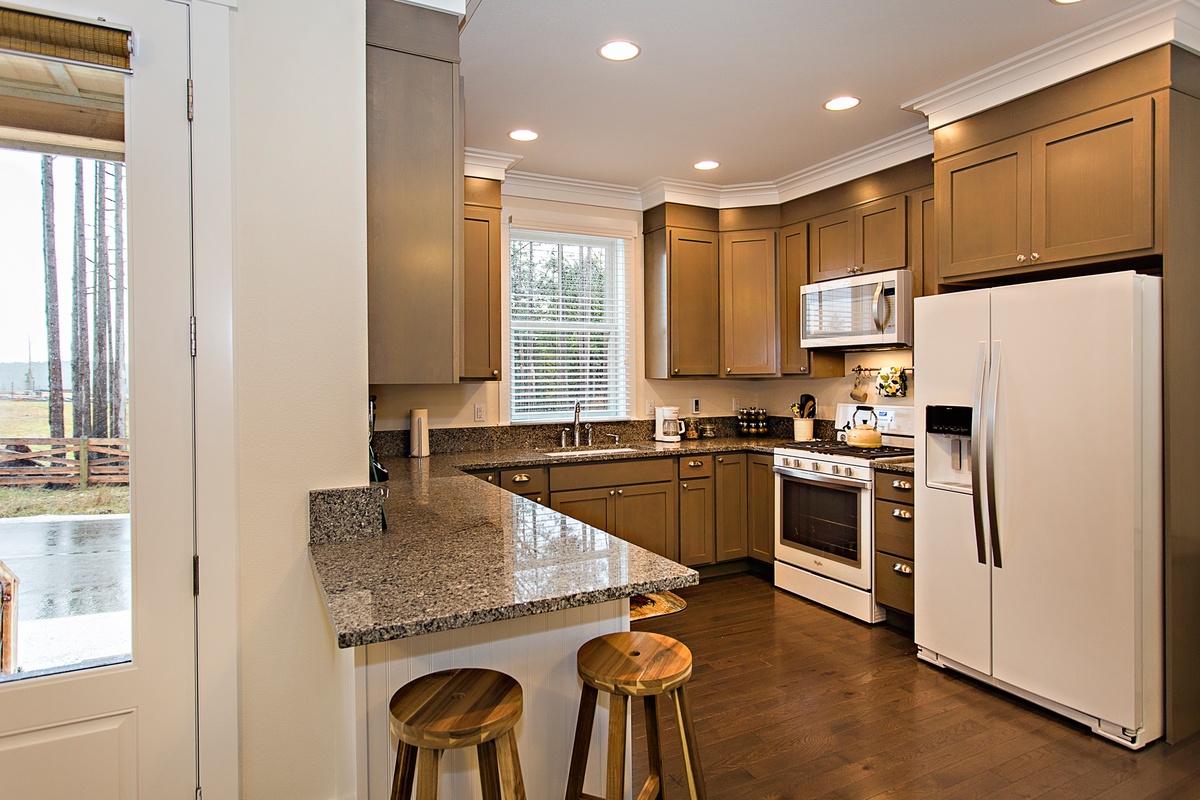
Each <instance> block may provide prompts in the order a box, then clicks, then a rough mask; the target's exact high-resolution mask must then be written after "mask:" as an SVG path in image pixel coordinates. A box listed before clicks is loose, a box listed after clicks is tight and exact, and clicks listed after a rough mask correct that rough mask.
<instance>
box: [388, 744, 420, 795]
mask: <svg viewBox="0 0 1200 800" xmlns="http://www.w3.org/2000/svg"><path fill="white" fill-rule="evenodd" d="M416 774H417V748H415V747H413V746H412V745H411V744H405V743H404V742H400V743H399V745H398V746H397V747H396V774H395V775H393V776H392V800H412V790H413V778H414V777H415V776H416Z"/></svg>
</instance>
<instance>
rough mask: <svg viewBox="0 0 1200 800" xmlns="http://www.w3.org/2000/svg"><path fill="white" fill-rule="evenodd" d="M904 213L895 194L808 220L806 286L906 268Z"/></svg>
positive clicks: (903, 201) (904, 200)
mask: <svg viewBox="0 0 1200 800" xmlns="http://www.w3.org/2000/svg"><path fill="white" fill-rule="evenodd" d="M907 209H908V205H907V197H906V195H903V194H898V195H894V196H891V197H884V198H880V199H879V200H873V201H871V202H869V203H863V204H862V205H859V206H855V207H853V208H847V209H843V210H841V211H835V212H834V213H832V214H826V215H825V216H822V217H818V218H816V219H813V220H810V221H809V223H808V231H809V265H808V269H809V282H810V283H816V282H818V281H825V280H832V279H834V278H845V277H846V276H848V275H856V274H859V273H863V272H879V271H881V270H886V269H901V268H903V267H906V266H908V212H907Z"/></svg>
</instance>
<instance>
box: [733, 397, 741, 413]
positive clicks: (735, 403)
mask: <svg viewBox="0 0 1200 800" xmlns="http://www.w3.org/2000/svg"><path fill="white" fill-rule="evenodd" d="M741 407H742V398H740V397H735V398H733V413H735V414H736V413H737V410H738V409H739V408H741Z"/></svg>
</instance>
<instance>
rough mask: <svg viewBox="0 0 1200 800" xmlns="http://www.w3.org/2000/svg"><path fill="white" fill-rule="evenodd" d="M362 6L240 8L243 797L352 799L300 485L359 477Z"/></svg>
mask: <svg viewBox="0 0 1200 800" xmlns="http://www.w3.org/2000/svg"><path fill="white" fill-rule="evenodd" d="M364 8H365V7H364V3H363V2H361V0H339V2H315V0H306V1H305V2H297V0H248V1H245V2H242V3H240V4H239V7H238V9H237V10H236V11H235V12H233V65H234V66H233V152H234V215H235V232H234V247H235V252H234V261H235V266H234V271H235V278H234V292H235V297H236V300H235V324H236V340H235V359H236V379H237V387H238V388H237V430H238V439H237V448H236V454H235V457H236V460H237V467H238V494H239V502H238V515H237V518H238V528H239V560H240V579H239V592H240V605H239V609H240V612H239V623H240V627H241V629H240V634H239V636H240V641H239V648H240V657H239V672H240V676H239V679H240V693H239V695H240V697H239V699H240V735H241V754H242V755H241V769H242V790H241V796H242V797H245V798H277V797H280V798H281V797H289V798H303V799H304V800H309V799H312V800H317V799H318V798H320V799H322V800H324V799H326V798H334V797H339V796H340V797H350V796H351V792H352V791H353V780H352V778H353V776H352V775H351V774H350V761H349V759H350V757H351V756H352V753H353V746H354V743H353V740H352V736H351V734H352V723H353V719H352V715H353V699H352V696H351V695H350V687H351V685H352V684H351V680H352V666H353V663H352V653H351V652H350V651H340V650H338V649H337V647H336V646H335V641H334V637H333V634H332V631H331V629H330V626H329V622H328V619H327V617H326V614H325V610H324V606H323V605H322V602H321V599H320V597H319V595H318V591H317V585H316V582H315V581H314V579H313V575H312V570H311V568H310V566H309V560H308V552H307V537H308V492H309V490H310V489H315V488H323V487H334V486H348V485H356V484H357V485H361V484H363V483H365V482H366V480H367V462H366V452H365V447H366V444H365V432H364V425H365V415H366V400H367V397H366V396H367V377H366V375H367V368H366V208H365V204H366V199H365V198H366V179H365V175H366V172H365V159H366V156H365V147H366V145H365V127H364V126H365V115H366V89H365V64H364V59H365V48H364V44H363V41H364V40H363V36H364V33H363V32H364V24H365V22H364V13H365V11H364ZM203 91H204V87H203V86H202V85H197V87H196V93H197V95H199V94H200V93H201V92H203ZM198 168H199V169H203V165H199V167H198Z"/></svg>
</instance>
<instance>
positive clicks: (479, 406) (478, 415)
mask: <svg viewBox="0 0 1200 800" xmlns="http://www.w3.org/2000/svg"><path fill="white" fill-rule="evenodd" d="M486 419H487V416H486V414H485V412H484V408H483V403H476V404H475V421H476V422H483V421H485V420H486Z"/></svg>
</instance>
